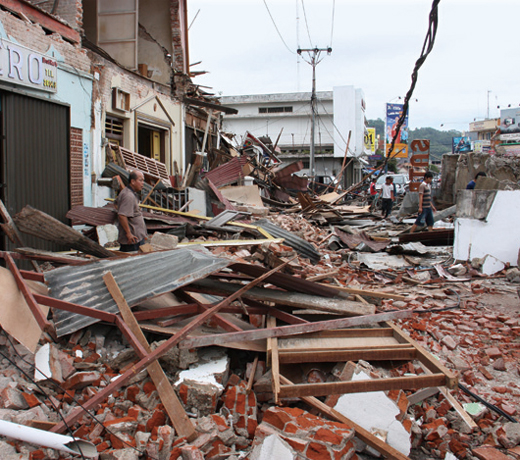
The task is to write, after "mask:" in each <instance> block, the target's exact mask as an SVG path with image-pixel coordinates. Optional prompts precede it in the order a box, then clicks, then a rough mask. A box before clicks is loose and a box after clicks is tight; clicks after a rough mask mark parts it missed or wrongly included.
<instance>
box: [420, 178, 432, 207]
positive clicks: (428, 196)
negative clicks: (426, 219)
mask: <svg viewBox="0 0 520 460" xmlns="http://www.w3.org/2000/svg"><path fill="white" fill-rule="evenodd" d="M421 193H422V195H423V199H422V208H423V209H425V208H431V207H432V189H431V188H430V185H429V184H427V183H426V182H421V185H420V186H419V195H420V194H421Z"/></svg>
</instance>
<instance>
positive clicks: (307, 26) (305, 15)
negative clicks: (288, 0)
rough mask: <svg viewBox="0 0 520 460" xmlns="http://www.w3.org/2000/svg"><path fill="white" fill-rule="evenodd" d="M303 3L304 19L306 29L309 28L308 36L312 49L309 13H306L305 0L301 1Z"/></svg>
mask: <svg viewBox="0 0 520 460" xmlns="http://www.w3.org/2000/svg"><path fill="white" fill-rule="evenodd" d="M301 2H302V8H303V17H304V19H305V27H306V28H307V36H308V37H309V43H310V45H311V48H312V46H313V45H312V40H311V33H310V31H309V23H308V22H307V12H306V11H305V3H303V0H301Z"/></svg>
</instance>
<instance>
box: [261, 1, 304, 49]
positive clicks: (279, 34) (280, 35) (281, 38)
mask: <svg viewBox="0 0 520 460" xmlns="http://www.w3.org/2000/svg"><path fill="white" fill-rule="evenodd" d="M264 5H265V7H266V8H267V12H268V13H269V17H270V18H271V21H273V25H274V28H275V29H276V32H277V33H278V36H279V37H280V40H282V42H283V44H284V45H285V47H286V48H287V50H288V51H289V53H292V54H296V53H295V52H294V51H293V50H291V48H289V47H288V46H287V43H285V40H284V39H283V37H282V34H281V33H280V31H279V30H278V26H277V25H276V22H274V18H273V15H272V14H271V11H270V10H269V7H268V6H267V2H266V0H264Z"/></svg>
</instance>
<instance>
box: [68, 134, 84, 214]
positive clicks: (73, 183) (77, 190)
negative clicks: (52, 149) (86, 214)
mask: <svg viewBox="0 0 520 460" xmlns="http://www.w3.org/2000/svg"><path fill="white" fill-rule="evenodd" d="M82 204H83V130H81V129H79V128H70V205H71V207H74V206H80V205H82Z"/></svg>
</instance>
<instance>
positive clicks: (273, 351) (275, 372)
mask: <svg viewBox="0 0 520 460" xmlns="http://www.w3.org/2000/svg"><path fill="white" fill-rule="evenodd" d="M267 327H270V328H273V327H276V318H273V317H272V316H270V317H269V318H267ZM267 358H268V362H269V360H270V364H271V374H272V378H271V383H272V390H273V394H274V402H275V404H278V403H279V402H280V398H279V395H280V360H279V359H278V339H277V338H276V337H269V338H268V339H267Z"/></svg>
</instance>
